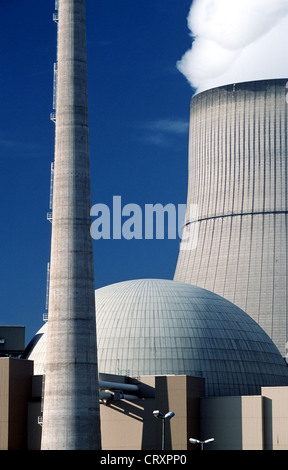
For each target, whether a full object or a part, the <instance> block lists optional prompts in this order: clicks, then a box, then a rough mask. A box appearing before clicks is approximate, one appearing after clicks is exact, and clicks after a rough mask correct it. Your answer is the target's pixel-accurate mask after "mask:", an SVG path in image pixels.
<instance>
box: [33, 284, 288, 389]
mask: <svg viewBox="0 0 288 470" xmlns="http://www.w3.org/2000/svg"><path fill="white" fill-rule="evenodd" d="M95 295H96V320H97V343H98V368H99V372H103V373H107V374H120V375H125V374H126V375H130V376H141V375H162V374H164V375H167V374H177V375H182V374H185V375H193V376H199V377H204V378H205V383H206V392H207V394H208V395H243V394H254V393H260V387H261V386H276V385H288V368H287V365H286V363H285V361H284V359H283V358H282V357H281V355H280V353H279V351H278V349H277V348H276V346H275V345H274V343H273V342H272V340H271V339H270V338H269V336H268V335H267V334H266V333H265V332H264V330H263V329H262V328H261V327H260V326H259V325H258V324H257V323H256V322H255V321H254V320H253V319H252V318H251V317H249V316H248V315H247V314H246V313H245V312H243V311H242V310H241V309H239V308H238V307H237V306H235V305H234V304H232V303H231V302H229V301H228V300H226V299H224V298H222V297H220V296H218V295H216V294H214V293H212V292H210V291H207V290H205V289H202V288H200V287H196V286H192V285H190V284H184V283H181V282H175V281H170V280H163V279H139V280H132V281H125V282H120V283H117V284H112V285H109V286H106V287H103V288H101V289H98V290H96V292H95ZM44 336H45V335H44ZM38 347H39V346H38ZM35 349H37V346H36V348H35ZM42 349H43V348H42ZM35 354H36V351H34V357H35ZM32 355H33V354H32ZM31 357H32V356H31Z"/></svg>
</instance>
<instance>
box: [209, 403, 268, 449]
mask: <svg viewBox="0 0 288 470" xmlns="http://www.w3.org/2000/svg"><path fill="white" fill-rule="evenodd" d="M200 421H201V439H203V440H205V439H209V438H211V437H213V438H214V439H215V442H214V443H213V444H209V450H263V424H264V421H263V398H262V396H244V397H213V398H201V418H200Z"/></svg>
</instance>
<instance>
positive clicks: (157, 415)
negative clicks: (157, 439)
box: [153, 410, 175, 450]
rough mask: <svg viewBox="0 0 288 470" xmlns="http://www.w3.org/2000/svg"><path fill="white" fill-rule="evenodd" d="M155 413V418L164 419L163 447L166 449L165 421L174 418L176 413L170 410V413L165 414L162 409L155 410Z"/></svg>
mask: <svg viewBox="0 0 288 470" xmlns="http://www.w3.org/2000/svg"><path fill="white" fill-rule="evenodd" d="M153 415H154V416H155V418H157V419H161V420H162V436H161V449H162V450H165V421H166V420H170V419H171V418H173V416H175V413H174V411H168V413H166V414H165V415H164V414H163V413H162V411H160V410H154V411H153Z"/></svg>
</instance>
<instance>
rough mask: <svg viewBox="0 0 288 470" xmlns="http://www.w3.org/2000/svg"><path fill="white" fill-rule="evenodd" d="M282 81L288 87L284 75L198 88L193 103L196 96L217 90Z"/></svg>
mask: <svg viewBox="0 0 288 470" xmlns="http://www.w3.org/2000/svg"><path fill="white" fill-rule="evenodd" d="M281 82H283V83H282V84H283V85H284V82H285V87H286V88H288V77H282V78H263V79H255V80H246V81H240V82H230V83H227V84H223V85H218V86H213V87H211V88H206V89H205V90H200V91H197V89H196V91H195V93H194V95H193V96H192V98H191V103H192V102H193V100H194V99H195V98H196V97H198V96H203V95H205V94H209V93H212V92H215V91H217V90H227V91H231V90H232V91H233V90H235V91H236V88H240V87H244V86H248V85H250V86H251V84H255V85H257V84H263V85H266V86H267V85H269V84H271V85H272V84H275V83H276V84H279V85H281Z"/></svg>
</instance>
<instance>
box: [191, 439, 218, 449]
mask: <svg viewBox="0 0 288 470" xmlns="http://www.w3.org/2000/svg"><path fill="white" fill-rule="evenodd" d="M214 441H215V439H214V437H211V439H206V440H205V441H199V440H198V439H193V438H192V437H191V438H190V439H189V442H191V444H201V450H204V444H209V443H210V442H214Z"/></svg>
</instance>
